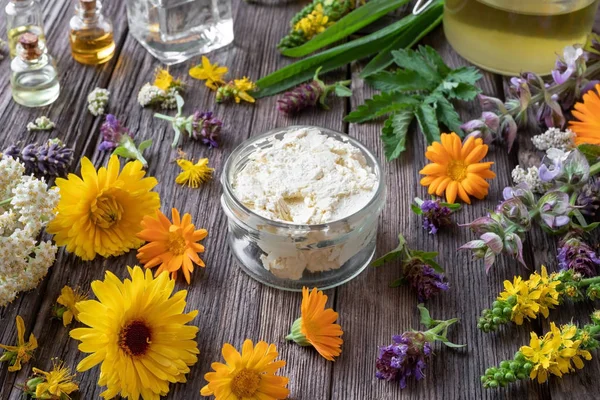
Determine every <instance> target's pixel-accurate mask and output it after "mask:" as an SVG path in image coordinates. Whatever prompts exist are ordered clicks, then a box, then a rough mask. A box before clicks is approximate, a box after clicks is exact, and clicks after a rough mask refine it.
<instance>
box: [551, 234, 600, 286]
mask: <svg viewBox="0 0 600 400" xmlns="http://www.w3.org/2000/svg"><path fill="white" fill-rule="evenodd" d="M558 265H559V267H560V269H561V270H569V269H570V270H573V271H574V272H576V273H579V274H581V275H583V276H587V277H591V276H597V275H598V272H599V271H600V257H598V254H597V253H596V251H594V249H592V247H591V246H590V245H589V244H587V243H586V242H585V241H584V240H583V239H581V238H579V237H567V238H566V239H563V240H562V241H561V242H560V248H559V249H558Z"/></svg>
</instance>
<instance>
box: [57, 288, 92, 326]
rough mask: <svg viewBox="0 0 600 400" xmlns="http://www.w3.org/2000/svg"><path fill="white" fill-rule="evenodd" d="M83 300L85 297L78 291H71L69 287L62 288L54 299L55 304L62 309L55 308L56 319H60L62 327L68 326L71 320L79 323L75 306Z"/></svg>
mask: <svg viewBox="0 0 600 400" xmlns="http://www.w3.org/2000/svg"><path fill="white" fill-rule="evenodd" d="M83 300H87V296H86V295H85V294H84V293H81V292H80V291H79V290H73V288H71V287H70V286H65V287H63V288H62V290H61V291H60V296H58V299H56V302H57V303H58V304H60V305H61V306H62V307H57V308H56V310H55V312H56V316H57V317H59V318H62V321H63V325H64V326H67V325H69V324H70V323H71V322H72V321H73V318H75V321H79V310H77V307H76V304H77V303H78V302H80V301H83Z"/></svg>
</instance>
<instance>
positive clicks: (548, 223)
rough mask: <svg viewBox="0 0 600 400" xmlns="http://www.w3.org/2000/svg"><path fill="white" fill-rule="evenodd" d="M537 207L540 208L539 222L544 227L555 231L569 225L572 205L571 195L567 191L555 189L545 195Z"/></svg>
mask: <svg viewBox="0 0 600 400" xmlns="http://www.w3.org/2000/svg"><path fill="white" fill-rule="evenodd" d="M537 208H538V210H539V213H540V214H539V224H540V226H541V227H542V229H544V230H546V231H550V232H552V233H555V231H556V230H560V229H562V228H565V227H566V226H567V225H569V222H570V221H571V217H570V216H569V213H570V212H571V206H570V205H569V195H568V194H567V193H563V192H559V191H553V192H548V193H546V194H545V195H543V196H542V197H541V198H540V199H539V201H538V205H537Z"/></svg>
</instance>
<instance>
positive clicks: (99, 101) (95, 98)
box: [87, 88, 110, 117]
mask: <svg viewBox="0 0 600 400" xmlns="http://www.w3.org/2000/svg"><path fill="white" fill-rule="evenodd" d="M109 96H110V92H109V91H108V90H106V89H102V88H96V89H94V90H92V91H91V93H90V94H88V97H87V102H88V110H89V112H90V113H92V115H94V116H96V117H97V116H99V115H104V113H105V112H106V106H107V105H108V100H109Z"/></svg>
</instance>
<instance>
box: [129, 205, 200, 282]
mask: <svg viewBox="0 0 600 400" xmlns="http://www.w3.org/2000/svg"><path fill="white" fill-rule="evenodd" d="M172 214H173V223H171V221H169V219H168V218H167V217H165V215H164V214H163V213H162V212H160V210H158V211H157V212H156V217H150V216H146V217H144V220H143V221H142V227H143V230H142V231H141V232H140V233H139V234H138V237H139V238H140V239H142V240H145V241H147V242H148V244H146V245H144V246H143V247H141V248H140V249H139V250H138V253H137V258H138V260H140V262H141V263H142V264H144V267H145V268H153V267H156V266H157V265H158V266H159V268H158V269H157V270H156V273H155V275H154V276H158V275H159V274H161V273H162V272H169V273H171V278H172V279H177V271H179V270H180V269H181V270H182V271H183V275H184V276H185V280H186V282H187V283H188V284H189V283H190V274H191V273H192V272H193V271H194V263H195V264H197V265H199V266H201V267H204V262H203V261H202V260H201V259H200V257H199V256H198V253H204V246H202V245H201V244H199V243H197V242H198V241H200V240H202V239H204V238H205V237H206V236H207V235H208V232H207V231H206V229H198V230H196V227H195V226H194V224H192V216H191V215H190V214H185V215H184V216H183V219H182V218H180V216H179V211H177V209H176V208H173V209H172Z"/></svg>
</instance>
